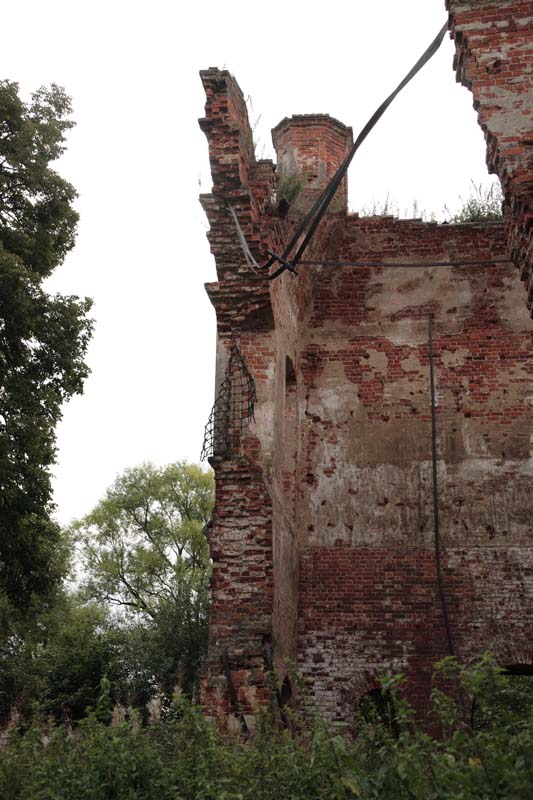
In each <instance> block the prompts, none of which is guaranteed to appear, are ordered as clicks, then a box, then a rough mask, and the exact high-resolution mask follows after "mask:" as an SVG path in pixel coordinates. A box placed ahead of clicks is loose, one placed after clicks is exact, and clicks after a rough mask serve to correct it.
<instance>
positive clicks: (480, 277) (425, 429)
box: [298, 217, 533, 721]
mask: <svg viewBox="0 0 533 800" xmlns="http://www.w3.org/2000/svg"><path fill="white" fill-rule="evenodd" d="M330 228H331V230H330V231H329V233H328V232H326V231H325V232H324V234H323V235H324V237H325V238H326V239H327V241H328V242H329V245H328V246H329V248H330V252H331V253H332V254H334V257H335V258H336V259H338V260H344V261H353V260H391V261H394V260H397V261H400V260H403V261H416V262H420V261H422V262H423V261H426V262H427V261H430V260H437V261H449V260H453V259H461V260H471V261H481V262H484V264H482V265H478V266H472V267H465V266H457V267H449V268H433V269H432V268H422V269H420V268H405V269H404V268H401V269H400V268H394V267H391V268H387V267H379V268H376V267H372V268H364V267H357V268H356V267H354V268H349V267H345V268H338V269H334V268H328V267H322V268H314V276H313V281H314V291H313V302H312V305H311V307H310V309H309V317H308V325H307V331H306V334H305V337H304V340H303V342H302V351H301V364H302V373H303V375H304V380H305V385H306V391H305V406H304V409H303V416H302V439H303V441H302V464H301V468H300V473H301V475H302V477H303V480H302V484H301V485H302V487H303V489H304V492H303V495H302V497H301V499H300V516H299V520H300V537H301V539H300V552H301V556H300V574H299V627H298V634H299V639H298V653H299V659H298V664H299V668H300V670H301V672H302V674H303V676H304V677H305V679H306V681H307V685H308V687H309V689H310V690H311V691H312V693H313V694H314V695H315V696H316V700H317V702H318V704H319V706H320V708H321V710H322V711H323V713H324V714H325V715H326V716H328V717H329V718H330V719H336V720H344V721H349V719H350V717H351V715H353V712H354V709H355V704H356V700H357V698H358V697H359V696H360V695H361V694H364V693H365V692H366V691H369V690H371V689H373V688H375V686H376V685H377V681H378V678H379V675H380V674H381V673H382V672H383V671H385V670H386V669H391V670H393V671H405V672H406V673H407V676H408V681H409V694H410V697H411V699H412V700H413V701H414V702H415V703H416V704H418V705H419V706H423V705H424V703H425V702H427V699H428V690H429V677H430V673H431V665H432V664H433V663H434V662H435V661H436V660H438V659H439V658H441V657H443V656H445V655H447V654H448V650H447V644H446V638H445V631H444V625H443V617H442V610H441V608H440V605H439V601H438V597H437V586H436V568H435V556H434V533H433V509H432V483H431V428H430V424H431V423H430V387H429V359H428V315H429V314H432V316H433V336H434V358H435V372H436V386H437V401H438V408H437V431H438V443H437V446H438V458H439V461H438V474H439V505H440V515H441V535H442V545H443V564H444V586H445V592H446V597H447V599H448V605H449V613H450V620H451V626H452V631H453V634H454V639H455V642H456V647H457V651H458V654H459V655H460V656H461V657H463V658H471V657H472V656H473V655H475V654H476V653H479V652H482V651H484V650H485V649H487V648H489V649H491V650H492V651H493V653H494V654H495V656H496V658H497V659H498V660H499V661H500V663H504V664H505V663H507V664H509V663H532V661H533V646H532V644H531V642H532V634H533V619H532V616H531V613H530V612H531V607H532V601H533V545H532V544H531V534H532V523H531V519H532V518H533V515H532V512H533V499H532V496H531V485H532V478H533V452H532V450H533V443H532V436H533V403H532V401H533V397H532V394H531V385H532V383H531V379H532V373H533V361H532V356H533V323H532V322H531V320H530V318H529V314H528V311H527V308H526V306H525V304H524V302H523V299H524V298H523V287H522V284H521V282H520V279H519V275H518V272H517V271H516V269H515V267H514V266H513V265H512V264H511V263H510V262H505V263H493V260H497V261H501V260H502V259H505V258H506V249H505V232H504V229H503V226H502V225H501V224H497V223H492V224H484V225H436V224H432V223H422V222H416V221H402V220H394V219H392V218H370V219H358V218H357V217H348V218H347V219H346V220H345V224H344V226H343V225H341V220H340V219H339V220H337V221H335V220H332V221H331V225H330Z"/></svg>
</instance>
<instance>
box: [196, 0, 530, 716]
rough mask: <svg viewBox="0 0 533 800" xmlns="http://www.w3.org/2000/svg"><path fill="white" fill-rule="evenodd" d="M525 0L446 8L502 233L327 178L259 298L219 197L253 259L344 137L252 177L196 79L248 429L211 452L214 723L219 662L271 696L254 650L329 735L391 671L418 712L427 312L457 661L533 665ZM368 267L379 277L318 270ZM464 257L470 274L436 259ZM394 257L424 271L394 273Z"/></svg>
mask: <svg viewBox="0 0 533 800" xmlns="http://www.w3.org/2000/svg"><path fill="white" fill-rule="evenodd" d="M526 6H528V7H529V6H530V4H525V3H518V2H515V3H501V2H498V3H492V2H488V1H487V2H483V1H482V2H476V3H474V0H472V1H471V2H468V3H467V2H459V0H457V2H456V1H455V0H450V19H451V26H452V30H453V32H454V36H455V39H456V43H457V46H458V59H457V70H458V77H459V78H460V79H461V80H463V81H464V82H466V83H467V84H468V85H469V86H470V87H471V88H472V91H473V94H474V100H475V103H476V106H477V107H478V111H479V115H480V121H481V123H482V125H483V127H484V130H485V132H486V136H487V142H488V153H489V156H488V158H489V167H490V168H492V169H495V170H497V171H498V174H499V175H500V178H501V179H502V183H503V187H504V191H505V197H506V206H505V209H506V210H505V222H504V224H500V223H487V224H477V225H468V224H465V225H445V224H444V225H437V224H435V223H423V222H420V221H416V220H395V219H393V218H390V217H385V218H381V217H374V218H366V219H363V218H359V217H358V216H357V215H351V214H349V213H348V211H347V208H346V196H347V195H346V186H345V185H343V187H342V189H341V191H340V192H339V194H338V196H337V197H336V201H335V204H334V205H333V206H332V208H331V209H330V213H329V214H328V215H327V217H326V218H325V219H324V221H323V222H322V223H321V225H320V226H319V229H318V231H317V233H316V235H315V237H314V239H313V243H312V248H311V249H310V250H309V251H308V252H307V254H306V255H307V257H308V258H309V259H310V260H313V261H318V262H320V264H321V265H318V266H317V265H314V266H310V265H308V266H302V267H301V268H300V274H299V275H298V277H295V276H293V275H290V274H289V273H284V274H283V275H282V276H281V277H280V278H279V279H277V280H275V281H273V282H269V281H267V280H265V276H264V275H262V274H258V273H257V272H256V271H255V270H254V269H253V268H251V267H250V266H249V265H247V264H246V261H245V258H244V256H243V252H242V249H241V247H240V244H239V240H238V236H237V233H236V230H235V226H234V223H233V220H232V218H231V215H230V214H229V212H228V207H227V203H228V202H229V203H231V205H232V206H233V207H234V209H235V211H236V213H237V216H238V218H239V221H240V224H241V226H242V228H243V230H244V233H245V235H246V239H247V241H248V243H249V245H250V247H251V249H252V252H253V253H254V254H255V257H256V258H257V260H258V261H259V263H262V262H263V261H264V254H265V253H266V251H267V250H269V249H270V250H276V251H278V252H279V251H281V250H282V249H283V246H284V244H285V243H286V242H287V241H288V239H289V237H290V235H291V233H292V231H293V230H294V227H295V225H296V224H297V223H298V220H299V219H301V215H302V214H303V213H304V212H305V210H306V209H307V208H308V205H309V204H310V202H311V201H312V200H313V199H314V197H316V195H317V193H318V192H319V191H320V190H321V188H322V187H323V186H324V185H325V184H326V183H327V181H328V179H329V178H330V177H331V175H332V174H333V173H334V171H335V170H336V168H337V167H338V165H339V164H340V163H341V161H342V159H343V157H344V154H345V153H346V150H347V148H348V147H349V145H350V143H351V130H350V129H349V128H347V127H345V126H344V125H342V123H340V122H338V121H337V120H334V119H332V118H330V117H328V116H327V115H322V114H313V115H309V116H298V117H293V118H291V119H285V120H283V121H282V122H281V123H280V124H279V125H278V126H277V128H275V129H274V131H273V138H274V143H275V146H276V151H277V162H278V167H277V169H276V167H274V165H273V164H272V162H270V161H256V160H255V156H254V153H253V145H252V135H251V131H250V126H249V123H248V118H247V114H246V108H245V103H244V99H243V96H242V93H241V91H240V89H239V87H238V85H237V83H236V82H235V80H234V79H233V78H232V77H231V76H230V75H229V74H228V73H227V72H225V71H219V70H216V69H210V70H207V71H205V72H203V73H202V80H203V83H204V87H205V90H206V97H207V102H206V116H205V118H204V119H203V120H201V122H200V124H201V127H202V129H203V130H204V132H205V133H206V135H207V138H208V142H209V151H210V159H211V166H212V174H213V189H212V192H211V193H210V194H209V195H204V196H203V197H202V198H201V199H202V203H203V206H204V208H205V210H206V213H207V216H208V218H209V222H210V233H209V239H210V243H211V249H212V252H213V254H214V256H215V260H216V265H217V276H218V280H217V282H216V283H212V284H209V285H208V286H207V291H208V294H209V297H210V299H211V301H212V302H213V304H214V306H215V309H216V312H217V330H218V350H217V385H219V384H220V382H221V380H222V378H223V375H224V370H225V367H226V365H227V362H228V354H229V351H230V347H231V345H232V343H235V344H237V346H238V347H239V349H240V352H241V354H242V356H243V358H244V360H245V362H246V365H247V367H248V369H249V370H250V372H251V374H252V375H253V377H254V380H255V383H256V387H257V402H256V406H255V420H254V421H253V422H252V423H251V424H250V425H249V427H247V428H246V429H245V430H244V432H243V435H242V437H241V438H240V440H239V441H238V443H237V446H236V447H235V448H233V450H232V452H228V453H226V454H223V453H219V454H217V455H215V456H214V457H213V458H212V459H211V463H212V464H213V467H214V469H215V474H216V482H217V496H216V506H215V515H214V519H213V526H212V529H211V531H210V534H209V538H210V548H211V555H212V558H213V578H212V584H211V591H212V612H211V631H210V647H209V658H208V663H207V665H206V670H205V675H204V701H205V702H206V703H207V704H208V705H210V706H211V707H213V708H215V709H216V708H218V709H219V710H220V709H225V710H226V711H231V710H234V709H232V708H231V707H230V706H231V703H229V702H228V697H229V691H228V682H227V676H226V675H225V673H224V670H223V667H222V659H221V657H222V654H223V653H224V652H226V653H227V655H228V659H229V664H230V672H231V676H232V682H233V684H234V686H235V689H236V692H237V695H238V698H239V702H240V704H241V706H242V708H243V709H244V711H245V712H246V713H248V712H250V711H251V708H252V706H253V704H254V702H255V701H257V700H259V701H265V700H266V698H267V696H268V693H269V688H268V685H269V677H268V663H267V662H268V653H269V652H271V651H272V653H273V656H274V663H275V666H276V668H277V669H278V672H279V673H280V675H281V677H282V678H283V677H284V676H285V674H286V672H287V664H288V662H289V661H296V662H297V664H298V668H299V671H300V673H301V674H302V676H303V678H304V680H305V682H306V684H307V686H308V688H309V690H310V691H311V693H312V694H313V695H314V697H315V698H316V701H317V702H318V704H319V706H320V708H321V710H322V712H323V713H324V715H325V716H326V717H327V718H329V719H330V720H332V721H344V722H346V721H349V720H350V718H351V716H352V715H353V712H354V709H355V705H356V702H357V699H358V698H359V697H360V696H361V695H362V694H364V693H365V692H367V691H369V690H371V689H373V688H375V686H376V682H377V681H378V677H379V674H380V673H381V672H383V670H385V669H392V670H402V671H406V673H407V675H408V682H409V683H408V685H409V693H410V695H411V698H412V699H413V700H414V702H415V703H416V704H417V705H419V706H423V705H424V703H425V702H426V701H427V692H428V686H429V683H428V682H429V676H430V670H431V665H432V663H434V661H435V660H437V659H438V658H440V657H441V656H443V655H446V653H447V648H446V638H445V633H444V627H443V616H442V609H441V607H440V605H439V601H438V596H437V589H436V572H435V556H434V539H433V520H432V492H431V432H430V397H429V371H428V316H429V315H430V314H431V315H432V317H433V325H434V351H435V369H436V381H437V396H438V409H437V427H438V474H439V487H440V497H439V501H440V510H441V528H442V544H443V556H442V557H443V567H444V588H445V594H446V598H447V602H448V606H449V615H450V621H451V627H452V633H453V636H454V639H455V643H456V648H457V651H458V654H459V656H460V657H462V658H470V657H472V656H473V655H475V654H476V653H479V652H481V651H483V650H485V649H487V648H490V649H492V651H493V653H494V654H495V656H496V658H497V659H498V661H499V662H500V663H501V664H533V636H532V634H533V621H532V620H533V618H532V614H531V612H532V610H533V608H532V598H533V546H532V532H533V530H532V523H531V519H532V511H533V508H532V503H533V500H532V498H533V493H532V492H531V486H532V478H533V452H532V441H533V430H532V429H533V395H532V392H531V374H532V371H533V367H532V364H533V361H532V358H531V357H532V355H533V353H532V350H533V322H532V321H531V319H530V315H529V312H528V309H527V306H526V302H525V297H524V288H523V283H522V282H521V277H524V276H527V275H528V274H529V272H528V271H529V265H530V264H531V243H530V239H529V238H528V237H529V236H530V228H531V226H530V222H531V218H532V217H531V213H530V209H531V182H530V177H531V171H530V168H531V156H530V153H531V150H530V149H528V148H530V142H529V138H528V137H529V136H530V133H528V130H529V131H530V130H531V124H530V123H531V119H530V113H531V104H530V103H529V101H528V100H527V97H528V92H530V89H529V88H528V87H527V86H526V81H527V76H528V74H530V63H531V62H530V60H529V58H530V55H531V52H532V51H531V49H529V50H528V49H527V48H526V45H525V42H526V38H527V36H529V38H530V33H531V31H529V34H527V30H526V29H527V24H526V23H527V20H528V19H529V18H528V16H527V13H526V12H527V10H528V9H527V8H526ZM511 7H512V9H511ZM502 9H503V10H502ZM511 11H512V14H513V16H512V17H509V16H506V14H511ZM502 14H503V16H502ZM526 34H527V35H526ZM502 37H503V38H502ZM498 53H500V55H498ZM498 61H499V62H500V63H496V62H498ZM293 176H296V181H292V186H291V191H292V190H293V189H294V187H295V186H296V187H297V189H298V191H297V192H296V193H294V192H292V194H291V197H290V199H289V200H287V199H286V198H284V197H282V194H283V193H282V191H281V188H282V185H283V182H284V181H285V183H286V179H287V177H289V178H291V179H292V177H293ZM282 201H283V202H282ZM368 260H371V261H382V262H383V263H384V264H385V265H388V266H381V267H355V266H353V267H352V266H346V265H345V266H343V267H339V268H334V267H331V266H325V265H324V263H323V262H326V261H336V262H344V263H345V264H350V263H351V262H354V261H368ZM458 260H460V261H464V260H469V261H475V262H479V263H477V264H476V266H470V267H468V266H455V267H442V268H441V267H434V266H430V265H432V264H434V263H435V262H449V261H458ZM405 262H417V263H418V264H421V265H422V266H421V267H418V268H409V267H398V266H394V265H395V264H398V263H405ZM424 265H425V266H424ZM517 265H518V266H519V267H520V270H517V269H516V266H517Z"/></svg>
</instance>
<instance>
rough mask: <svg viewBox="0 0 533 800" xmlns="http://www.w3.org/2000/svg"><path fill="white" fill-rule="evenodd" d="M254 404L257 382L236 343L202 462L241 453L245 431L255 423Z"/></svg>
mask: <svg viewBox="0 0 533 800" xmlns="http://www.w3.org/2000/svg"><path fill="white" fill-rule="evenodd" d="M255 401H256V391H255V381H254V379H253V378H252V376H251V374H250V372H249V371H248V368H247V366H246V364H245V363H244V359H243V357H242V355H241V353H240V351H239V348H238V347H237V345H236V343H235V342H234V341H233V342H232V344H231V350H230V356H229V361H228V366H227V367H226V374H225V376H224V380H223V381H222V383H221V384H220V388H219V390H218V392H217V395H216V398H215V403H214V405H213V408H212V409H211V414H210V415H209V420H208V421H207V425H206V426H205V434H204V444H203V447H202V454H201V456H200V459H201V460H202V461H204V459H206V458H209V456H225V455H229V454H230V453H235V452H237V451H238V449H239V447H240V441H241V434H242V430H243V428H244V427H245V426H246V425H248V424H249V422H250V420H253V419H254V407H255Z"/></svg>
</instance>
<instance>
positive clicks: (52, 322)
mask: <svg viewBox="0 0 533 800" xmlns="http://www.w3.org/2000/svg"><path fill="white" fill-rule="evenodd" d="M70 111H71V107H70V100H69V98H68V97H67V95H66V94H65V93H64V92H63V90H62V89H60V88H58V87H57V86H55V85H53V86H52V87H51V88H49V89H45V88H41V89H39V91H37V92H36V93H35V94H34V95H33V96H32V99H31V102H30V103H24V102H23V101H22V100H21V99H20V98H19V95H18V86H17V84H16V83H12V82H10V81H0V594H2V595H3V598H4V599H3V601H2V602H3V606H4V608H5V607H6V603H8V604H10V605H11V606H12V607H16V608H19V609H24V608H26V609H29V607H30V606H31V604H32V603H33V602H34V599H35V596H40V597H44V596H46V595H47V594H48V593H50V591H52V590H53V589H54V587H57V586H58V583H59V581H60V579H61V577H62V575H63V574H64V561H62V559H61V558H57V550H58V548H59V547H60V531H59V528H58V526H57V525H56V524H55V523H54V522H53V521H52V520H51V519H50V511H51V504H50V501H51V486H50V466H51V465H52V464H53V463H54V459H55V433H54V431H55V426H56V425H57V422H58V421H59V419H60V417H61V407H62V404H63V403H64V402H65V400H67V399H68V398H69V397H71V396H72V395H73V394H75V393H81V391H82V386H83V381H84V378H85V377H86V376H87V373H88V369H87V366H86V364H85V362H84V357H85V353H86V349H87V345H88V342H89V338H90V334H91V322H90V320H89V319H88V318H87V314H88V311H89V308H90V302H89V301H88V300H80V299H79V298H77V297H64V296H61V295H54V296H51V295H49V294H48V293H47V292H46V291H45V290H44V288H43V286H42V281H43V279H44V278H46V277H47V276H49V275H50V273H51V272H52V270H53V269H54V268H55V267H56V266H57V265H58V264H60V263H61V262H62V261H63V259H64V257H65V255H66V254H67V252H68V251H69V250H70V249H71V248H72V247H73V245H74V238H75V230H76V223H77V219H78V215H77V213H76V211H75V210H74V208H73V206H72V203H73V201H74V199H75V197H76V192H75V190H74V188H73V187H72V186H71V185H70V184H69V183H68V182H67V181H65V180H64V179H63V178H61V177H60V176H59V175H58V174H57V172H55V171H54V170H53V169H52V168H51V166H50V163H51V162H53V161H54V160H55V159H57V158H58V157H59V156H60V155H61V154H62V152H63V151H64V148H65V145H64V141H65V133H66V131H67V130H68V129H69V128H71V127H72V125H73V123H72V122H71V121H70V120H69V119H68V117H69V114H70Z"/></svg>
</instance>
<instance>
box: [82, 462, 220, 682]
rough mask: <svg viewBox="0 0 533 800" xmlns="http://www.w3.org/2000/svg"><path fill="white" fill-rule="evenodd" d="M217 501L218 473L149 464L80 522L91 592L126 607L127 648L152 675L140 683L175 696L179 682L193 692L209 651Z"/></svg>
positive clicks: (140, 669)
mask: <svg viewBox="0 0 533 800" xmlns="http://www.w3.org/2000/svg"><path fill="white" fill-rule="evenodd" d="M213 500H214V480H213V475H212V473H211V472H203V471H202V470H201V468H200V467H198V466H194V465H190V464H186V463H184V462H178V463H176V464H170V465H169V466H166V467H162V468H158V467H155V466H154V465H153V464H142V465H141V466H138V467H134V468H132V469H128V470H126V472H125V473H124V474H123V475H122V476H120V477H119V478H117V480H116V481H115V483H114V485H113V486H112V487H111V488H110V489H109V490H108V491H107V494H106V496H105V498H104V499H103V500H102V501H101V502H100V503H99V504H98V505H97V506H96V508H95V509H93V511H92V512H91V513H90V514H88V515H87V516H86V517H84V518H83V519H82V520H80V521H79V522H77V523H75V524H74V526H73V528H74V530H75V532H76V534H77V536H78V538H79V540H80V541H81V543H82V556H83V561H84V567H85V569H86V571H87V576H88V577H87V579H86V581H85V587H84V588H85V592H86V595H87V596H88V597H90V598H92V599H94V600H97V601H100V602H104V603H107V604H109V605H111V606H115V607H117V608H118V609H120V610H121V612H122V616H121V619H122V621H123V626H122V629H121V636H122V638H123V652H124V653H126V651H127V650H128V648H129V650H130V652H135V653H136V654H137V659H136V660H137V666H136V667H135V669H134V670H133V672H136V674H137V676H139V677H140V676H142V675H144V678H143V679H142V680H138V683H139V684H140V685H142V683H143V681H144V682H145V683H146V684H150V682H152V683H155V685H156V686H157V687H158V689H159V690H162V691H164V692H165V693H166V694H167V695H170V694H171V693H172V689H173V687H174V686H175V685H176V684H177V683H179V684H180V685H181V686H182V687H183V688H185V689H186V690H188V691H191V690H192V687H193V686H194V683H195V681H196V679H197V675H198V669H199V665H200V663H201V660H202V658H203V656H204V654H205V649H206V645H207V622H208V619H207V615H208V609H207V590H208V579H209V553H208V546H207V540H206V537H205V534H204V527H205V525H206V523H207V522H208V521H209V519H210V516H211V511H212V508H213ZM132 644H133V646H132ZM142 654H144V656H143V655H142ZM130 664H131V661H130Z"/></svg>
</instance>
